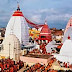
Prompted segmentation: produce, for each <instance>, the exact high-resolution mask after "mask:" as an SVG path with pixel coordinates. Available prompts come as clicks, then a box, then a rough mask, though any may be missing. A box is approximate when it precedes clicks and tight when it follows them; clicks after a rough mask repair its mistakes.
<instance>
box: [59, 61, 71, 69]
mask: <svg viewBox="0 0 72 72" xmlns="http://www.w3.org/2000/svg"><path fill="white" fill-rule="evenodd" d="M58 63H59V65H60V66H61V67H65V68H71V69H72V64H70V63H69V62H67V63H65V62H61V61H59V60H58Z"/></svg>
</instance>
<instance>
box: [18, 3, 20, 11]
mask: <svg viewBox="0 0 72 72" xmlns="http://www.w3.org/2000/svg"><path fill="white" fill-rule="evenodd" d="M17 11H20V6H19V2H17Z"/></svg>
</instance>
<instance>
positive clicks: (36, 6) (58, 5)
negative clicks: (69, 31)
mask: <svg viewBox="0 0 72 72" xmlns="http://www.w3.org/2000/svg"><path fill="white" fill-rule="evenodd" d="M17 1H18V2H19V4H20V8H21V10H22V12H23V14H24V16H25V17H27V18H28V19H29V20H31V21H32V22H35V23H39V24H43V23H44V21H45V20H47V22H48V25H49V27H50V28H52V27H56V28H59V29H60V28H65V26H66V24H67V22H68V20H69V18H70V17H71V16H72V0H0V27H5V26H6V25H7V23H8V21H9V19H10V17H11V15H12V14H13V12H14V11H15V10H16V8H17Z"/></svg>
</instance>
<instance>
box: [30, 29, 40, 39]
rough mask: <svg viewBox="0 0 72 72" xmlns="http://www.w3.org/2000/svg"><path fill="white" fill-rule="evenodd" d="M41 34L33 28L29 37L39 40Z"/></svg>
mask: <svg viewBox="0 0 72 72" xmlns="http://www.w3.org/2000/svg"><path fill="white" fill-rule="evenodd" d="M39 34H40V31H39V30H37V29H35V28H33V29H29V36H30V37H32V39H35V38H38V37H39Z"/></svg>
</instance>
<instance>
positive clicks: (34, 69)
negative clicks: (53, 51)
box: [23, 58, 72, 72]
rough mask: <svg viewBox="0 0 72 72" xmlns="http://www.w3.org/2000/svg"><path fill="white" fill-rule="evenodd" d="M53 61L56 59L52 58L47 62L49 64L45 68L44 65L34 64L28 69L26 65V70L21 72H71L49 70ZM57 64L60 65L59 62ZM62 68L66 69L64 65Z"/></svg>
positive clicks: (66, 71) (69, 71)
mask: <svg viewBox="0 0 72 72" xmlns="http://www.w3.org/2000/svg"><path fill="white" fill-rule="evenodd" d="M55 61H56V58H52V59H51V60H50V61H49V63H48V64H47V66H46V65H44V64H40V63H36V64H34V65H32V66H30V67H29V65H28V66H27V68H26V69H25V70H24V71H23V72H72V71H71V70H54V69H50V67H51V66H52V64H53V63H54V62H55ZM58 63H59V64H60V61H58ZM64 67H66V63H65V65H64ZM68 67H69V66H68ZM66 68H67V67H66Z"/></svg>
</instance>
